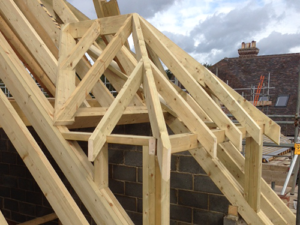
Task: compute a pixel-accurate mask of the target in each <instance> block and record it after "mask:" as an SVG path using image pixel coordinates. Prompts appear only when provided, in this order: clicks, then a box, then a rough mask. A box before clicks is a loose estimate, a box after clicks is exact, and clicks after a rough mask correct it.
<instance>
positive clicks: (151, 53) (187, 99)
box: [146, 45, 212, 121]
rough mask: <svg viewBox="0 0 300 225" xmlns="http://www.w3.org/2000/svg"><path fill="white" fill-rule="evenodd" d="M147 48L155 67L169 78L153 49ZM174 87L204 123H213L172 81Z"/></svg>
mask: <svg viewBox="0 0 300 225" xmlns="http://www.w3.org/2000/svg"><path fill="white" fill-rule="evenodd" d="M146 46H147V50H148V53H149V55H150V57H151V60H152V62H153V63H154V65H155V66H156V67H157V68H158V69H159V70H160V72H161V73H162V74H163V75H164V76H165V77H166V78H168V76H167V74H166V71H165V69H164V68H163V66H162V64H161V61H160V59H159V58H158V56H157V55H156V54H155V52H154V51H153V50H152V49H151V47H150V46H149V45H146ZM168 79H169V78H168ZM170 83H171V84H172V86H173V87H174V88H175V89H176V91H177V92H178V93H179V94H180V95H181V96H182V97H183V99H185V101H186V102H187V103H188V104H189V105H190V106H191V108H192V109H193V110H194V111H195V113H197V115H198V116H199V117H200V119H201V120H203V121H212V120H211V118H210V117H209V116H208V115H207V114H206V113H205V112H204V110H203V109H202V108H201V107H200V106H199V105H198V104H197V102H196V101H195V100H194V99H193V98H192V97H191V96H190V95H189V94H188V93H186V92H185V91H184V90H182V89H181V88H180V87H178V86H177V85H176V84H174V83H173V82H171V81H170Z"/></svg>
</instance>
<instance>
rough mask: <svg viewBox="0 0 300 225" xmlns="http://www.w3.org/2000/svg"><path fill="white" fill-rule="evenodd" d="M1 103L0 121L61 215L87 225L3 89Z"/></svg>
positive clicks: (74, 222)
mask: <svg viewBox="0 0 300 225" xmlns="http://www.w3.org/2000/svg"><path fill="white" fill-rule="evenodd" d="M2 38H3V37H2ZM1 72H3V70H2V69H1ZM1 78H2V77H1ZM0 107H1V116H0V123H1V125H2V127H3V129H4V131H5V133H6V134H7V135H8V137H9V139H10V140H11V142H12V144H13V145H14V147H15V148H16V150H17V152H18V153H19V155H20V157H21V158H22V160H23V161H24V163H25V165H26V166H27V168H28V169H29V171H30V173H31V174H32V176H33V177H34V179H35V181H36V182H37V183H38V185H39V187H40V188H41V190H42V191H43V193H45V196H46V198H47V200H48V201H49V203H50V205H51V206H52V208H53V210H54V211H55V212H56V214H57V215H58V217H59V218H60V219H61V220H62V221H63V222H64V223H65V224H78V225H79V224H86V225H87V224H88V222H87V221H86V219H85V217H84V215H83V214H82V212H81V211H80V209H79V208H78V206H77V205H76V203H75V201H74V200H73V198H72V197H71V195H70V193H69V192H68V191H67V189H66V187H65V186H64V184H63V183H62V181H61V180H60V178H59V177H58V175H57V173H56V172H55V171H54V169H53V167H52V166H51V164H50V163H49V161H48V160H47V158H46V156H45V155H44V154H43V152H42V150H41V149H40V147H39V146H38V144H37V143H36V141H35V140H34V138H33V137H32V135H31V134H30V132H29V131H28V129H27V128H26V126H25V125H24V124H23V122H22V120H21V119H20V117H19V116H18V114H17V112H16V111H15V110H14V108H13V107H12V106H11V104H10V102H9V101H8V99H7V97H6V96H5V95H4V93H3V92H2V91H1V92H0ZM24 146H26V148H24ZM61 199H64V201H61Z"/></svg>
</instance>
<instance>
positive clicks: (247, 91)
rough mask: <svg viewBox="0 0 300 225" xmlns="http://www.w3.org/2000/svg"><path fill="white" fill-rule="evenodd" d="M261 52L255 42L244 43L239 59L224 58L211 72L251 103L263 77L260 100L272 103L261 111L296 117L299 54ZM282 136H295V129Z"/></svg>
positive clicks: (284, 129)
mask: <svg viewBox="0 0 300 225" xmlns="http://www.w3.org/2000/svg"><path fill="white" fill-rule="evenodd" d="M258 52H259V49H258V48H256V42H255V41H252V43H247V44H245V43H244V42H243V43H242V47H241V48H240V49H239V50H238V53H239V57H235V58H224V59H222V60H221V61H219V62H218V63H216V64H215V65H213V66H211V67H210V68H209V69H210V70H211V71H212V72H213V73H215V74H217V75H218V76H219V77H220V78H221V79H222V80H223V81H225V82H228V84H229V85H230V86H231V87H233V88H234V89H237V92H239V93H240V94H243V95H244V96H245V98H246V99H247V100H250V101H252V100H253V97H254V94H255V92H256V90H255V89H254V88H257V86H258V84H259V82H260V77H261V76H265V79H264V82H263V83H264V86H263V88H262V90H261V93H260V100H266V101H271V103H270V104H269V105H265V106H258V108H260V109H261V110H262V111H263V112H264V113H265V114H268V115H295V111H296V102H297V87H298V74H299V73H298V71H299V68H300V53H292V54H278V55H261V56H258ZM268 78H269V79H268ZM268 83H269V84H268ZM268 85H269V87H270V88H268ZM251 86H252V89H251ZM274 120H280V121H282V120H285V119H283V118H274ZM288 120H293V119H292V118H290V119H288ZM282 133H283V134H285V135H294V125H283V126H282Z"/></svg>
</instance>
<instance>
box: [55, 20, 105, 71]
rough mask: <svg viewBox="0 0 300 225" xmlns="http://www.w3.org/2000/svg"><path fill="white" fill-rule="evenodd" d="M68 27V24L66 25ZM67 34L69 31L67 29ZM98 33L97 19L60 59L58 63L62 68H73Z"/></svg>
mask: <svg viewBox="0 0 300 225" xmlns="http://www.w3.org/2000/svg"><path fill="white" fill-rule="evenodd" d="M68 27H70V25H68ZM68 33H69V35H70V36H72V35H71V34H70V32H69V31H68ZM99 35H100V24H99V23H98V21H94V23H92V25H91V26H90V27H89V29H88V30H87V31H86V33H85V34H84V35H83V36H82V37H81V39H80V41H79V42H78V43H77V44H76V46H74V47H73V48H72V49H71V50H70V51H69V52H68V53H69V54H68V55H66V57H65V58H64V60H62V61H61V65H59V66H60V67H61V68H62V69H67V68H71V69H74V68H75V66H76V65H77V64H78V62H79V60H80V59H81V58H82V57H83V55H84V53H86V51H87V50H88V49H89V47H90V46H91V45H92V44H93V42H94V41H95V40H96V38H97V37H98V36H99Z"/></svg>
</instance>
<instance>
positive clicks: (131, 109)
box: [75, 106, 148, 117]
mask: <svg viewBox="0 0 300 225" xmlns="http://www.w3.org/2000/svg"><path fill="white" fill-rule="evenodd" d="M107 110H108V107H90V108H79V109H78V110H77V112H76V114H75V117H90V116H103V115H104V114H105V113H106V112H107ZM145 113H147V114H148V109H147V106H127V107H126V108H125V110H124V112H123V115H138V114H145Z"/></svg>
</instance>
